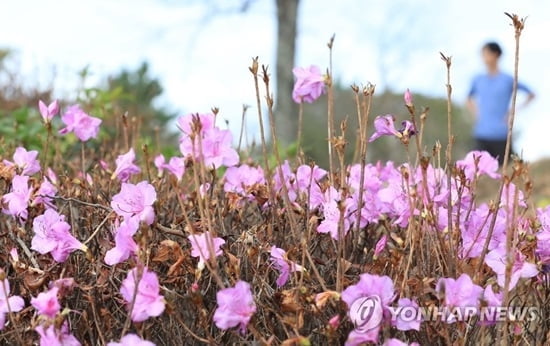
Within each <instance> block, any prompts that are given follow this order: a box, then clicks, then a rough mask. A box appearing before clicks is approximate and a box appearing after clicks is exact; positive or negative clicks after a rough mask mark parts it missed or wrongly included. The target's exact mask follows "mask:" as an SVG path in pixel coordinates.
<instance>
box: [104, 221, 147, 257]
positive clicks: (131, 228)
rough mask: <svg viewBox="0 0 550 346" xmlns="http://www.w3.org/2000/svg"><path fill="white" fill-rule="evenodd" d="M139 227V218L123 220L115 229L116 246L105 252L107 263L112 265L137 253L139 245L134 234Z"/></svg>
mask: <svg viewBox="0 0 550 346" xmlns="http://www.w3.org/2000/svg"><path fill="white" fill-rule="evenodd" d="M138 228H139V220H138V219H137V218H135V217H131V218H129V219H126V220H124V221H122V223H121V224H120V226H118V228H117V229H116V231H115V247H114V248H112V249H111V250H109V251H107V253H106V254H105V263H107V264H108V265H110V266H112V265H115V264H118V263H121V262H124V261H126V260H127V259H128V258H129V257H130V255H133V254H136V253H137V251H138V245H137V244H136V242H135V241H134V238H132V236H133V235H134V234H135V233H136V232H137V230H138Z"/></svg>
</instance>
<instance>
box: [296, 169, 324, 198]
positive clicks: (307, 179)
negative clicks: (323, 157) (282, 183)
mask: <svg viewBox="0 0 550 346" xmlns="http://www.w3.org/2000/svg"><path fill="white" fill-rule="evenodd" d="M327 173H328V172H327V171H326V170H324V169H322V168H320V167H319V166H317V165H315V166H313V167H311V166H310V165H301V166H299V167H298V168H297V169H296V184H297V186H298V189H299V190H300V191H302V192H304V193H307V191H308V190H309V188H310V185H311V186H314V185H317V184H318V183H319V182H320V181H321V180H323V178H324V177H326V175H327Z"/></svg>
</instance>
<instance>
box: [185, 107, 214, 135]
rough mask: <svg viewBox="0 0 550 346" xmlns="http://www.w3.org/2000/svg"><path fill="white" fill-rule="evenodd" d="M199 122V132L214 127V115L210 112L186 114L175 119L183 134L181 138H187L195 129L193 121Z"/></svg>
mask: <svg viewBox="0 0 550 346" xmlns="http://www.w3.org/2000/svg"><path fill="white" fill-rule="evenodd" d="M197 122H198V124H199V127H200V132H204V131H208V130H210V129H213V128H214V127H215V122H216V116H215V115H214V114H212V113H208V114H188V115H185V116H182V117H179V118H178V120H177V127H178V129H179V130H180V131H181V132H182V133H183V134H184V136H183V137H182V139H184V138H187V137H189V136H191V135H192V134H193V132H195V131H193V130H194V129H195V130H197V129H196V125H195V123H197Z"/></svg>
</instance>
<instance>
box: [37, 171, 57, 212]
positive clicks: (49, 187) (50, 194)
mask: <svg viewBox="0 0 550 346" xmlns="http://www.w3.org/2000/svg"><path fill="white" fill-rule="evenodd" d="M56 194H57V187H55V185H53V184H52V183H50V181H49V180H48V179H46V178H45V177H44V180H43V181H42V183H41V184H40V187H39V188H38V190H37V191H36V193H35V194H34V199H33V201H32V204H31V205H32V206H35V205H38V204H43V205H44V206H45V207H46V208H47V209H54V208H55V206H54V205H53V198H54V197H55V195H56Z"/></svg>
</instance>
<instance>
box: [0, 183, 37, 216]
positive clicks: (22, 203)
mask: <svg viewBox="0 0 550 346" xmlns="http://www.w3.org/2000/svg"><path fill="white" fill-rule="evenodd" d="M31 195H32V189H31V188H29V177H28V176H26V175H16V176H14V177H13V180H12V182H11V192H10V193H7V194H5V195H4V196H3V197H2V203H6V204H7V205H8V208H7V209H3V210H2V211H3V212H4V214H7V215H12V216H13V217H16V218H19V219H22V220H26V219H27V216H28V211H27V206H28V205H29V201H30V199H31Z"/></svg>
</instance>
